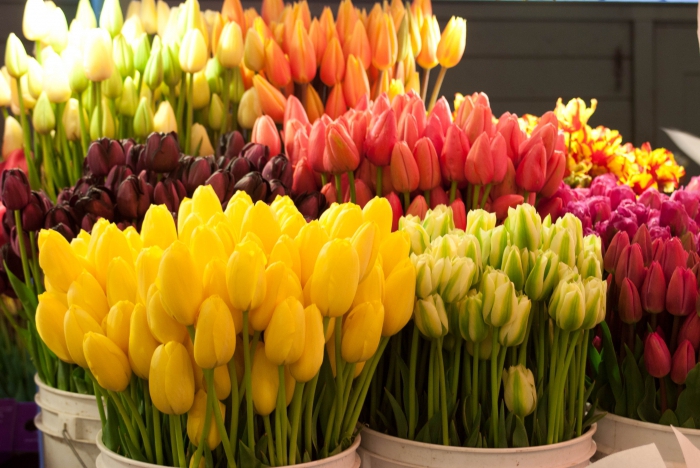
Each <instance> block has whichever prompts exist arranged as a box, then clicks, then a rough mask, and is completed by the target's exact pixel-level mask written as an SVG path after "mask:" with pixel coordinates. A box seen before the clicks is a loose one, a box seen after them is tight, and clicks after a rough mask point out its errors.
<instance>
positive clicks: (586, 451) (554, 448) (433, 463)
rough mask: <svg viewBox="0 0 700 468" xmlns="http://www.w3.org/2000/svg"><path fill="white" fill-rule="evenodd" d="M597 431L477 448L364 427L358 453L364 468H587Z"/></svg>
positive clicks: (592, 429)
mask: <svg viewBox="0 0 700 468" xmlns="http://www.w3.org/2000/svg"><path fill="white" fill-rule="evenodd" d="M595 431H596V425H595V424H594V425H593V426H592V427H591V428H590V429H589V430H588V432H586V433H585V434H583V435H582V436H581V437H578V438H576V439H573V440H569V441H566V442H561V443H558V444H553V445H543V446H539V447H526V448H510V449H483V448H481V449H477V448H468V447H445V446H443V445H434V444H426V443H423V442H414V441H412V440H406V439H400V438H398V437H392V436H389V435H386V434H382V433H379V432H376V431H373V430H371V429H368V428H364V429H362V445H361V447H360V449H359V450H358V452H359V453H360V458H361V459H362V468H418V467H422V468H464V467H466V466H475V467H480V468H491V467H493V468H515V467H517V468H578V467H584V466H588V464H589V463H590V459H591V457H592V456H593V454H594V453H595V451H596V446H595V442H593V434H594V433H595Z"/></svg>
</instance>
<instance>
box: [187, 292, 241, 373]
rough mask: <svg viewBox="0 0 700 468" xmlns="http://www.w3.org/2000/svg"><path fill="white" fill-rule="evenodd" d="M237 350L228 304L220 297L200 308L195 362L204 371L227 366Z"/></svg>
mask: <svg viewBox="0 0 700 468" xmlns="http://www.w3.org/2000/svg"><path fill="white" fill-rule="evenodd" d="M235 350H236V329H235V327H234V325H233V318H232V317H231V312H230V311H229V309H228V307H227V306H226V303H225V302H224V301H223V299H221V297H219V296H211V297H209V298H208V299H206V300H205V301H204V302H203V303H202V305H201V307H200V308H199V317H197V326H196V334H195V338H194V360H195V362H196V363H197V365H198V366H199V367H201V368H202V369H213V368H215V367H218V366H223V365H224V364H227V363H228V362H229V361H230V360H231V358H232V357H233V352H234V351H235Z"/></svg>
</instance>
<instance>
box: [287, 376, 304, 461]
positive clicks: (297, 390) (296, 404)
mask: <svg viewBox="0 0 700 468" xmlns="http://www.w3.org/2000/svg"><path fill="white" fill-rule="evenodd" d="M303 395H304V383H303V382H297V384H296V386H295V387H294V396H293V397H292V436H291V439H290V440H289V461H288V464H289V465H296V463H297V437H298V436H299V423H300V422H301V400H302V396H303Z"/></svg>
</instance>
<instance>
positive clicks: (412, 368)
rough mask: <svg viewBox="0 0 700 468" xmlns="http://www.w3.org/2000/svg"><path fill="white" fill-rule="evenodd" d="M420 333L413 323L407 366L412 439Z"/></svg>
mask: <svg viewBox="0 0 700 468" xmlns="http://www.w3.org/2000/svg"><path fill="white" fill-rule="evenodd" d="M419 339H420V335H419V331H418V327H417V326H415V325H413V336H412V337H411V360H410V364H409V368H408V408H407V413H408V438H409V440H413V439H414V437H415V434H416V423H417V421H416V420H417V415H416V365H417V363H418V344H419V341H418V340H419Z"/></svg>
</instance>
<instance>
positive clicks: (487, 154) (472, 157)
mask: <svg viewBox="0 0 700 468" xmlns="http://www.w3.org/2000/svg"><path fill="white" fill-rule="evenodd" d="M452 128H456V127H455V126H453V127H452ZM448 138H449V131H448ZM464 139H465V141H466V136H465V137H464ZM448 141H449V140H448V139H446V140H445V149H444V150H443V155H444V154H445V153H447V154H450V152H448V145H447V142H448ZM443 157H444V156H443ZM464 175H465V176H466V178H467V180H468V181H469V183H470V184H472V185H486V184H490V183H491V181H492V180H493V158H491V142H490V141H489V136H488V135H487V134H486V133H482V134H481V135H480V136H479V137H478V138H477V139H476V141H475V142H474V145H473V146H472V147H471V149H470V150H469V154H468V155H467V159H466V162H465V163H464Z"/></svg>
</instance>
